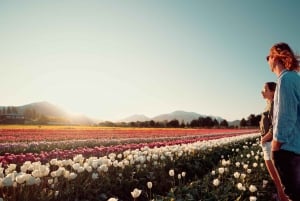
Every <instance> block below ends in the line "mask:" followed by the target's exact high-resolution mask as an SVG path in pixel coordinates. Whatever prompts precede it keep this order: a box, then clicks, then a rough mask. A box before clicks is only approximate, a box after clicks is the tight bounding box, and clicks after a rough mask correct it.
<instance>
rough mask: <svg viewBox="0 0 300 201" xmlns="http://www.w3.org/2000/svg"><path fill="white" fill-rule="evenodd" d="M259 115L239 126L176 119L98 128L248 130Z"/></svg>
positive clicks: (209, 120) (205, 119) (207, 119)
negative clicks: (238, 128)
mask: <svg viewBox="0 0 300 201" xmlns="http://www.w3.org/2000/svg"><path fill="white" fill-rule="evenodd" d="M260 118H261V115H254V114H251V115H249V116H248V118H247V119H245V118H242V119H241V120H240V121H239V125H229V123H228V121H227V120H225V119H223V120H221V121H220V122H219V121H218V120H217V119H215V118H211V117H199V118H198V119H193V120H192V121H191V122H184V121H181V122H179V120H177V119H173V120H170V121H168V120H165V121H154V120H150V121H135V122H111V121H105V122H100V123H99V124H98V126H106V127H138V128H237V127H240V128H249V127H258V126H259V122H260Z"/></svg>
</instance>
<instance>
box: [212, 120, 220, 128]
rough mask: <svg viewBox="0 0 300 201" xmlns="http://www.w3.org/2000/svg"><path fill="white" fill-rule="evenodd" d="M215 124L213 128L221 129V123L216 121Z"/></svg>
mask: <svg viewBox="0 0 300 201" xmlns="http://www.w3.org/2000/svg"><path fill="white" fill-rule="evenodd" d="M213 123H214V125H213V127H215V128H219V127H220V124H219V122H218V121H217V120H216V119H214V121H213Z"/></svg>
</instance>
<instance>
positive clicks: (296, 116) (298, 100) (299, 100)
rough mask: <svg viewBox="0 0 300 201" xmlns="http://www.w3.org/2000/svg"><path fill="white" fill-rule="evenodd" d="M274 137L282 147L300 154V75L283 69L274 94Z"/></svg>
mask: <svg viewBox="0 0 300 201" xmlns="http://www.w3.org/2000/svg"><path fill="white" fill-rule="evenodd" d="M273 139H275V140H277V141H279V142H281V143H282V146H281V149H284V150H288V151H292V152H295V153H297V154H300V76H299V75H298V73H297V72H295V71H283V72H282V73H281V74H280V75H279V76H278V80H277V86H276V91H275V95H274V110H273Z"/></svg>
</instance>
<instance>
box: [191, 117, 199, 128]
mask: <svg viewBox="0 0 300 201" xmlns="http://www.w3.org/2000/svg"><path fill="white" fill-rule="evenodd" d="M190 127H191V128H195V127H199V120H197V119H193V120H192V121H191V123H190Z"/></svg>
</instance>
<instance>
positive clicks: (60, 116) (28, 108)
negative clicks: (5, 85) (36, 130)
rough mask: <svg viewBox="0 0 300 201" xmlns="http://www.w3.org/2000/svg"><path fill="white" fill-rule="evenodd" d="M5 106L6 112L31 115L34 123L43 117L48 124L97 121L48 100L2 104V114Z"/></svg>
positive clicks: (86, 123)
mask: <svg viewBox="0 0 300 201" xmlns="http://www.w3.org/2000/svg"><path fill="white" fill-rule="evenodd" d="M4 108H5V109H6V113H13V114H20V115H24V116H25V117H30V119H31V120H30V122H31V123H34V122H35V121H38V120H40V119H41V118H44V121H45V119H47V123H48V124H80V125H90V124H93V123H96V121H95V120H93V119H91V118H89V117H87V116H85V115H73V114H70V113H68V112H66V111H65V110H64V109H63V108H61V107H59V106H56V105H54V104H51V103H49V102H46V101H43V102H36V103H30V104H26V105H22V106H0V111H1V112H2V114H3V113H4V112H3V110H4ZM8 108H9V109H8ZM27 119H28V118H27ZM27 121H28V120H27Z"/></svg>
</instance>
